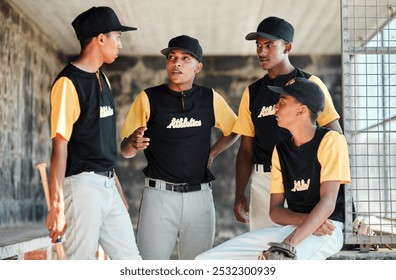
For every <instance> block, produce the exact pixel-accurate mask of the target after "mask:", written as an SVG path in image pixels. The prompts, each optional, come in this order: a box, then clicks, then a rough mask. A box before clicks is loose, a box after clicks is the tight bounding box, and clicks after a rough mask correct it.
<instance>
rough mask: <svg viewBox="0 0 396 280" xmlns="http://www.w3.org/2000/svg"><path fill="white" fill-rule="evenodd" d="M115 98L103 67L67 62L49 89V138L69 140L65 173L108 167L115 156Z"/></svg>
mask: <svg viewBox="0 0 396 280" xmlns="http://www.w3.org/2000/svg"><path fill="white" fill-rule="evenodd" d="M114 108H115V106H114V100H113V95H112V92H111V88H110V85H109V82H108V80H107V78H106V76H105V75H104V73H103V72H102V71H100V70H99V71H97V72H96V73H89V72H85V71H83V70H81V69H79V68H77V67H76V66H74V65H73V64H68V65H67V66H66V67H65V68H64V69H63V70H62V71H61V72H60V73H59V75H58V76H57V78H56V79H55V82H54V84H53V86H52V89H51V138H54V137H55V136H56V134H59V135H61V136H62V137H63V138H64V139H66V140H67V141H68V145H67V149H68V155H67V162H66V176H71V175H75V174H78V173H81V172H84V171H97V172H99V171H109V170H112V169H114V168H115V162H116V159H117V142H116V124H115V114H114Z"/></svg>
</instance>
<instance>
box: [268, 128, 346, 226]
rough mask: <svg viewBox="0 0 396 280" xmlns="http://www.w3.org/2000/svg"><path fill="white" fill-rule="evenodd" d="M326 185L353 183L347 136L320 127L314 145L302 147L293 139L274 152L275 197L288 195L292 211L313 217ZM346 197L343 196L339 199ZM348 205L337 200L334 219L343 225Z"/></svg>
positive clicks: (313, 139) (273, 191) (313, 141)
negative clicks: (276, 194)
mask: <svg viewBox="0 0 396 280" xmlns="http://www.w3.org/2000/svg"><path fill="white" fill-rule="evenodd" d="M325 181H340V184H347V183H349V182H350V181H351V177H350V170H349V157H348V147H347V142H346V139H345V136H344V135H342V134H339V133H338V132H336V131H331V130H329V129H327V128H323V127H317V129H316V132H315V135H314V137H313V138H312V140H311V141H309V142H307V143H305V144H304V145H302V146H300V147H296V146H295V145H294V144H293V141H292V140H291V138H288V139H285V140H282V141H280V142H279V143H278V144H277V145H276V147H275V148H274V152H273V156H272V170H271V193H284V194H285V198H286V201H287V205H288V208H289V209H291V210H292V211H294V212H298V213H309V212H311V211H312V209H313V208H314V207H315V205H316V204H317V203H318V202H319V200H320V184H321V183H322V182H325ZM340 195H341V196H342V194H341V193H340V192H339V196H340ZM343 205H344V201H342V199H338V200H337V204H336V209H335V210H334V212H333V214H332V215H331V216H330V217H329V218H330V219H333V220H336V221H340V222H343V221H344V211H341V209H340V208H342V207H343Z"/></svg>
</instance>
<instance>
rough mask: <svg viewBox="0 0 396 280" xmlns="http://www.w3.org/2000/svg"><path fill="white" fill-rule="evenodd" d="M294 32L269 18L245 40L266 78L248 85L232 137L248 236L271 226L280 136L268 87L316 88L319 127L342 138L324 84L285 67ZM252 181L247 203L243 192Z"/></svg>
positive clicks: (238, 203)
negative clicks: (308, 84) (321, 104)
mask: <svg viewBox="0 0 396 280" xmlns="http://www.w3.org/2000/svg"><path fill="white" fill-rule="evenodd" d="M293 37H294V28H293V26H292V25H291V24H290V23H288V22H287V21H285V20H283V19H281V18H277V17H268V18H266V19H264V20H263V21H262V22H261V23H260V24H259V26H258V27H257V32H252V33H249V34H248V35H247V36H246V40H255V41H256V48H257V57H258V59H259V63H260V65H261V67H262V68H263V69H264V70H266V71H267V74H266V75H265V76H264V77H263V78H261V79H259V80H257V81H256V82H254V83H252V84H251V85H249V86H248V87H247V88H246V89H245V91H244V93H243V96H242V99H241V103H240V106H239V112H238V120H237V122H236V123H235V126H234V128H233V132H235V133H237V134H240V135H242V137H241V143H240V147H239V151H238V154H237V158H236V182H235V185H236V191H235V202H234V214H235V217H236V219H237V220H238V221H240V222H245V223H247V222H249V223H250V230H254V229H257V228H261V227H266V226H270V225H272V224H273V221H271V219H270V217H269V198H270V195H269V186H270V171H271V155H272V151H273V148H274V145H275V144H276V143H277V142H278V140H279V139H280V138H282V135H283V134H285V135H288V133H285V132H283V131H282V130H280V129H279V127H278V125H277V123H276V120H275V115H274V114H275V110H274V105H275V104H276V103H277V102H278V99H279V96H278V95H276V94H274V93H272V92H271V91H270V90H269V89H268V88H267V86H268V85H270V86H283V85H284V84H285V83H286V82H287V81H289V80H290V79H292V78H294V77H305V78H307V79H309V80H311V81H313V82H315V83H317V84H318V85H319V86H320V87H321V89H322V91H323V92H324V93H325V101H326V105H325V109H324V111H323V113H321V114H320V115H319V117H318V124H319V125H322V126H325V127H329V128H332V129H334V130H336V131H338V132H340V133H342V130H341V128H340V125H339V123H338V119H339V115H338V113H337V111H336V110H335V108H334V105H333V102H332V100H331V96H330V94H329V92H328V90H327V88H326V86H325V84H324V83H323V82H322V81H321V80H320V79H319V78H318V77H316V76H314V75H311V74H308V73H306V72H303V71H301V70H300V69H298V68H296V67H294V66H293V65H292V64H291V63H290V61H289V56H288V55H289V52H290V50H291V48H292V41H293ZM250 177H251V183H250V184H251V188H250V203H249V202H248V201H247V199H246V197H245V190H246V187H247V184H248V183H249V179H250Z"/></svg>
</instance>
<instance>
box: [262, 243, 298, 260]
mask: <svg viewBox="0 0 396 280" xmlns="http://www.w3.org/2000/svg"><path fill="white" fill-rule="evenodd" d="M268 245H269V246H270V247H269V249H268V250H266V251H263V252H262V253H261V254H260V256H259V257H258V259H259V260H296V259H297V255H296V249H294V247H293V246H291V245H289V244H285V243H279V242H270V243H268Z"/></svg>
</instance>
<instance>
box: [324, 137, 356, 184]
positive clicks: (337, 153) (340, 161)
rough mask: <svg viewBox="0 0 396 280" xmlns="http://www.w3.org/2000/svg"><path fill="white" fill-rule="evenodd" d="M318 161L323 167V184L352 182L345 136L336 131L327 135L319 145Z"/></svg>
mask: <svg viewBox="0 0 396 280" xmlns="http://www.w3.org/2000/svg"><path fill="white" fill-rule="evenodd" d="M318 160H319V163H320V164H321V166H322V168H321V174H320V182H321V183H322V182H325V181H340V183H341V184H348V183H350V182H351V175H350V166H349V154H348V145H347V142H346V139H345V136H344V135H342V134H339V133H338V132H336V131H329V132H328V133H326V135H325V136H324V137H323V139H322V141H321V143H320V145H319V149H318Z"/></svg>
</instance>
